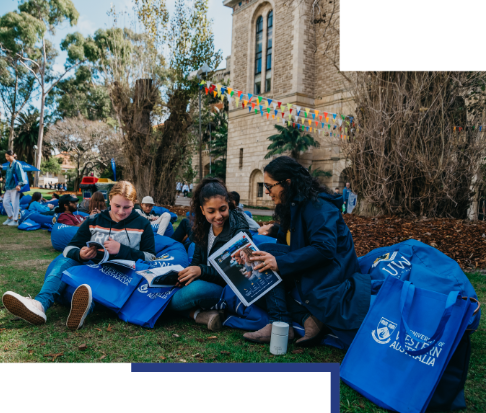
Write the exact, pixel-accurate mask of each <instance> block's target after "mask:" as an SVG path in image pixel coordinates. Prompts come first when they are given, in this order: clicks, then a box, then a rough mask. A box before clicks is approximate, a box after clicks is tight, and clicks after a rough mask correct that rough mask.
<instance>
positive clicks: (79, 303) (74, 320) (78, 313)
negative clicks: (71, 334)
mask: <svg viewBox="0 0 486 413" xmlns="http://www.w3.org/2000/svg"><path fill="white" fill-rule="evenodd" d="M91 301H92V297H91V288H89V287H87V286H86V285H80V286H79V287H78V288H76V291H74V294H73V298H72V299H71V311H70V312H69V316H68V319H67V322H66V326H67V328H69V329H70V330H71V331H76V330H78V329H79V328H81V327H82V325H83V322H84V319H85V318H86V315H87V312H88V310H89V308H90V306H91Z"/></svg>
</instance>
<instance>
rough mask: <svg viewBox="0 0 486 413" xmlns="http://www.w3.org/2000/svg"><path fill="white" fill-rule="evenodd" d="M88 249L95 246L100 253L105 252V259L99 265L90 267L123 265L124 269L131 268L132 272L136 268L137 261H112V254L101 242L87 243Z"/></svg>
mask: <svg viewBox="0 0 486 413" xmlns="http://www.w3.org/2000/svg"><path fill="white" fill-rule="evenodd" d="M86 245H87V246H88V247H92V246H95V247H96V249H97V250H98V251H100V252H101V251H103V259H102V260H101V261H100V262H99V263H98V264H93V265H90V267H99V266H100V265H103V264H115V265H121V266H122V267H126V268H130V269H131V270H134V269H135V268H136V267H135V261H130V260H110V253H109V252H108V251H107V250H106V248H105V247H104V245H103V244H100V243H99V242H96V241H88V242H87V243H86Z"/></svg>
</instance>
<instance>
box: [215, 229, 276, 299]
mask: <svg viewBox="0 0 486 413" xmlns="http://www.w3.org/2000/svg"><path fill="white" fill-rule="evenodd" d="M254 251H259V249H258V248H257V247H256V245H255V244H254V243H253V242H252V240H251V239H250V237H249V236H248V235H247V234H245V233H243V232H240V233H238V234H237V235H235V236H234V237H233V238H232V239H231V240H230V241H228V242H227V243H226V244H225V245H223V246H222V247H221V248H220V249H219V250H217V251H216V252H215V253H214V254H212V255H211V256H210V257H209V262H210V263H211V265H212V266H213V267H214V268H215V269H216V271H218V272H219V274H220V275H221V277H223V278H224V279H225V281H226V282H227V283H228V285H229V286H230V287H231V289H232V290H233V292H234V293H235V294H236V295H237V296H238V298H239V299H240V300H241V302H242V303H243V304H244V305H245V306H246V307H248V306H250V305H252V304H253V303H254V302H255V301H257V300H258V299H259V298H260V297H263V296H264V295H265V294H266V293H268V292H269V291H270V290H271V289H272V288H273V287H275V286H276V285H277V284H279V283H280V282H281V281H282V279H281V278H280V276H279V275H278V274H277V273H276V272H274V271H271V270H267V271H264V272H259V270H255V269H254V268H255V267H256V266H257V265H258V264H260V263H261V261H251V260H250V257H252V255H253V252H254Z"/></svg>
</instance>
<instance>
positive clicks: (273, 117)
mask: <svg viewBox="0 0 486 413" xmlns="http://www.w3.org/2000/svg"><path fill="white" fill-rule="evenodd" d="M275 112H276V111H275ZM272 119H275V115H274V114H273V113H272Z"/></svg>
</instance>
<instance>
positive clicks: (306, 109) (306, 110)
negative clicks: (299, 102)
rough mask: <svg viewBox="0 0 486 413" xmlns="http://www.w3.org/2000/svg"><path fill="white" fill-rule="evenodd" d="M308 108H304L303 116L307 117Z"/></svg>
mask: <svg viewBox="0 0 486 413" xmlns="http://www.w3.org/2000/svg"><path fill="white" fill-rule="evenodd" d="M309 110H310V109H309V108H305V117H307V114H308V113H309Z"/></svg>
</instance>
